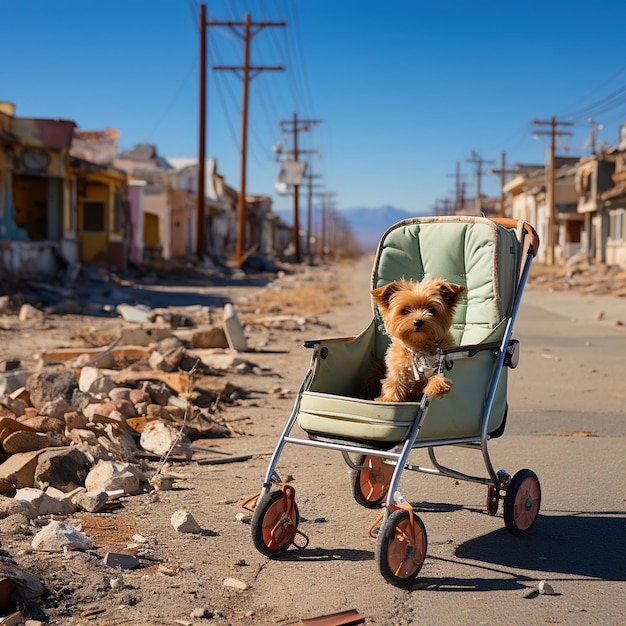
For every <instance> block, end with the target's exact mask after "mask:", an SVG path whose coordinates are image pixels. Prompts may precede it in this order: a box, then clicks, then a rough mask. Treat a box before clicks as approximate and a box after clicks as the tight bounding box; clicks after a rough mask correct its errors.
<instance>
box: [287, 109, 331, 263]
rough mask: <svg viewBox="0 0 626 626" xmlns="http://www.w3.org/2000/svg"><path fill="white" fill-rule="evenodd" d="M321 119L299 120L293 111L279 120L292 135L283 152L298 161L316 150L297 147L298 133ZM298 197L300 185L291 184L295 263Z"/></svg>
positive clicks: (298, 250) (297, 254) (297, 235)
mask: <svg viewBox="0 0 626 626" xmlns="http://www.w3.org/2000/svg"><path fill="white" fill-rule="evenodd" d="M321 121H322V120H299V119H298V114H297V113H295V112H294V114H293V120H280V126H281V128H282V129H283V132H291V134H292V135H293V140H292V144H293V149H292V150H285V151H284V153H286V154H292V155H293V160H294V161H295V162H297V161H298V157H299V156H300V155H301V154H311V153H313V152H317V150H300V149H299V148H298V133H299V132H301V131H305V130H311V129H312V128H313V127H314V126H315V125H316V124H319V123H320V122H321ZM299 197H300V185H294V186H293V249H294V254H295V257H296V263H300V261H301V257H300V217H299V213H300V210H299V207H298V204H299Z"/></svg>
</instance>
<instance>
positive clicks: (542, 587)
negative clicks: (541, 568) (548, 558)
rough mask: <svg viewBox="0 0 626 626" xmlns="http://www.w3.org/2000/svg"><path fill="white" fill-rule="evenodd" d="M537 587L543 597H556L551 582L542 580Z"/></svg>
mask: <svg viewBox="0 0 626 626" xmlns="http://www.w3.org/2000/svg"><path fill="white" fill-rule="evenodd" d="M537 587H538V589H539V593H540V594H541V595H544V596H553V595H555V592H554V588H553V587H552V585H551V584H550V583H549V582H547V581H545V580H540V581H539V585H538V586H537Z"/></svg>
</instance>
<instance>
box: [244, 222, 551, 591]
mask: <svg viewBox="0 0 626 626" xmlns="http://www.w3.org/2000/svg"><path fill="white" fill-rule="evenodd" d="M461 219H462V218H461ZM473 219H475V218H473ZM478 219H481V218H478ZM407 221H408V220H407ZM484 221H485V222H487V221H493V222H495V223H496V224H498V225H499V226H501V227H504V228H506V229H508V230H515V232H516V236H517V237H518V240H519V243H520V253H521V256H520V264H519V275H518V284H517V286H516V288H515V290H514V300H513V305H512V310H511V311H510V314H509V315H508V321H507V322H506V327H505V330H504V334H503V336H502V339H501V340H500V341H498V342H497V343H493V342H490V343H479V344H476V345H471V346H458V347H452V348H448V349H445V350H442V351H441V352H440V354H439V371H443V370H444V369H446V368H447V369H451V367H452V366H453V364H454V362H455V361H457V360H460V359H471V358H473V357H474V356H476V355H477V354H479V353H480V352H485V351H488V352H490V353H492V354H494V355H495V365H494V367H493V374H492V377H491V383H490V385H489V390H488V392H487V395H486V401H485V403H484V407H483V410H482V418H481V424H480V433H478V434H476V435H474V436H462V437H452V438H443V439H440V440H425V441H420V440H418V435H419V432H420V429H421V428H422V425H423V424H424V420H425V418H426V416H427V414H428V412H429V408H430V406H431V401H432V400H433V398H432V397H430V396H426V395H424V396H422V398H421V400H420V401H419V403H415V404H416V405H417V409H416V412H415V415H414V418H413V422H412V425H411V426H410V428H409V429H408V433H407V435H406V438H405V439H404V441H401V442H394V443H393V445H392V446H391V447H389V448H388V449H385V448H384V447H381V444H380V443H378V444H375V445H370V444H368V443H363V442H362V441H359V440H355V439H351V438H346V439H342V438H337V437H334V436H332V437H325V436H323V433H322V434H321V435H320V434H312V433H309V434H308V438H303V437H295V436H293V435H292V434H291V431H292V429H293V428H294V426H295V425H296V422H297V419H298V414H299V411H300V406H301V401H302V394H303V392H304V390H305V389H306V388H307V386H308V385H309V383H310V381H311V378H312V376H313V373H314V367H313V364H314V363H315V361H316V359H318V358H319V357H320V355H322V354H323V351H324V350H325V349H327V348H326V346H325V344H326V345H328V341H331V342H332V341H345V339H331V340H310V341H306V342H305V344H304V345H305V347H308V348H311V349H313V356H312V360H311V363H312V366H311V368H310V369H309V371H308V372H307V374H306V376H305V377H304V380H303V382H302V385H301V387H300V390H299V392H298V395H297V398H296V401H295V403H294V407H293V410H292V412H291V414H290V416H289V419H288V420H287V423H286V425H285V427H284V429H283V431H282V434H281V436H280V439H279V441H278V443H277V445H276V448H275V450H274V453H273V455H272V457H271V459H270V462H269V466H268V469H267V471H266V474H265V478H264V480H263V485H262V489H261V492H260V493H259V494H257V495H256V496H254V497H253V498H250V500H248V501H247V502H246V503H244V505H243V506H244V507H245V508H248V509H249V510H252V511H254V514H253V517H252V523H251V530H252V538H253V543H254V545H255V547H256V548H257V550H259V552H261V553H262V554H264V555H266V556H268V557H270V558H275V557H278V556H279V555H280V554H281V553H283V552H284V551H285V550H287V549H288V548H289V547H290V545H292V544H294V545H296V547H305V546H306V545H307V544H308V539H307V538H306V536H305V535H303V533H301V532H300V531H299V530H298V523H299V512H298V508H297V505H296V503H295V490H294V489H293V487H291V486H289V485H286V484H284V483H283V482H282V480H281V478H280V476H279V475H278V473H277V471H276V466H277V464H278V460H279V458H280V455H281V453H282V451H283V448H284V447H285V445H286V444H296V445H304V446H309V447H313V448H324V449H330V450H336V451H339V452H341V453H342V455H343V458H344V460H345V462H346V463H347V464H348V466H349V467H350V468H351V469H352V481H353V484H352V486H353V495H354V497H355V500H356V501H357V502H358V503H359V504H361V505H363V506H365V507H368V508H378V507H380V506H381V505H382V506H383V512H382V514H381V516H380V517H379V519H378V520H377V522H376V523H375V524H374V526H373V527H372V528H371V529H370V535H371V536H372V537H374V538H376V551H375V558H376V562H377V565H378V567H379V570H380V573H381V575H382V576H383V578H384V579H385V580H387V581H388V582H389V583H391V584H393V585H395V586H406V585H408V584H409V583H411V582H412V581H413V580H414V579H415V578H416V577H417V575H418V574H419V571H420V569H421V567H422V564H423V562H424V560H425V558H426V551H427V535H426V529H425V527H424V524H423V522H422V521H421V519H420V518H419V516H418V515H417V513H416V512H415V511H414V510H413V509H412V507H411V506H410V505H409V504H408V503H407V502H406V501H405V499H404V498H403V496H402V494H401V493H400V492H399V490H398V486H399V481H400V477H401V474H402V471H403V470H409V471H417V472H422V473H427V474H434V475H440V476H445V477H449V478H453V479H456V480H462V481H467V482H472V483H478V484H482V485H485V486H487V488H488V493H487V511H488V513H489V514H490V515H496V513H497V510H498V507H499V503H500V501H501V500H502V501H503V513H504V523H505V526H506V528H507V529H508V530H509V531H510V532H511V533H513V534H516V535H522V534H525V533H527V532H528V531H529V530H530V529H531V528H532V526H533V524H534V522H535V521H536V519H537V516H538V513H539V507H540V502H541V487H540V484H539V480H538V478H537V476H536V474H535V473H534V472H533V471H531V470H529V469H523V470H520V471H518V472H517V473H515V475H513V476H511V475H510V474H509V473H508V472H506V471H505V470H497V471H496V470H495V468H494V466H493V464H492V462H491V458H490V456H489V450H488V443H489V440H490V438H492V437H495V436H499V435H500V434H502V431H503V430H504V422H503V423H502V424H501V425H500V426H499V428H498V429H497V431H496V432H494V431H491V432H490V425H489V417H490V413H491V411H492V406H493V403H494V398H495V396H496V393H497V390H498V384H499V381H500V376H501V372H502V370H503V368H504V367H508V368H515V367H516V366H517V362H518V354H519V342H518V341H517V340H515V339H512V332H513V326H514V323H515V319H516V317H517V314H518V310H519V306H520V303H521V297H522V294H523V291H524V287H525V285H526V281H527V278H528V274H529V272H530V267H531V264H532V259H533V257H534V256H535V255H536V254H537V251H538V247H539V238H538V236H537V233H536V231H535V230H534V229H533V228H532V226H530V225H529V224H527V223H524V222H518V221H516V220H512V219H504V218H499V219H494V220H484ZM400 224H402V223H400ZM396 226H397V225H396ZM392 228H394V227H392ZM389 230H391V229H389ZM388 232H389V231H388ZM443 402H445V399H444V400H443ZM504 419H506V410H505V415H504ZM444 445H454V446H463V447H467V448H472V449H476V450H480V451H481V452H482V457H483V460H484V464H485V467H486V470H487V474H488V475H487V476H472V475H469V474H466V473H463V472H460V471H457V470H454V469H452V468H449V467H446V466H444V465H442V464H441V463H440V462H439V461H438V460H437V457H436V454H435V448H436V447H438V446H444ZM419 448H427V450H428V456H429V459H430V462H431V463H432V467H429V466H420V465H411V464H409V463H408V459H409V454H410V453H411V451H412V450H413V449H419ZM350 455H358V459H357V461H356V462H355V461H354V460H353V459H352V457H351V456H350ZM378 523H380V526H379V527H378V528H375V527H377V526H378Z"/></svg>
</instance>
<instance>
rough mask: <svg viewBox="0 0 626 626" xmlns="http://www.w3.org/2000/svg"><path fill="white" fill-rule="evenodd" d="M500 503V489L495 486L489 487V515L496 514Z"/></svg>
mask: <svg viewBox="0 0 626 626" xmlns="http://www.w3.org/2000/svg"><path fill="white" fill-rule="evenodd" d="M499 504H500V496H499V495H498V490H497V489H496V488H495V487H494V486H493V485H489V487H487V513H489V515H492V516H493V515H495V514H496V513H497V512H498V505H499Z"/></svg>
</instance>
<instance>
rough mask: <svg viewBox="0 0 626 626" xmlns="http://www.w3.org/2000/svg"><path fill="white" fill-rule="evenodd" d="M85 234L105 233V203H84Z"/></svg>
mask: <svg viewBox="0 0 626 626" xmlns="http://www.w3.org/2000/svg"><path fill="white" fill-rule="evenodd" d="M83 232H86V233H103V232H104V202H100V201H88V202H83Z"/></svg>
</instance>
